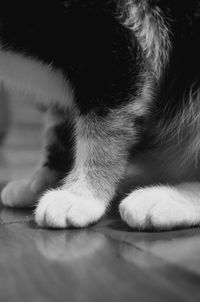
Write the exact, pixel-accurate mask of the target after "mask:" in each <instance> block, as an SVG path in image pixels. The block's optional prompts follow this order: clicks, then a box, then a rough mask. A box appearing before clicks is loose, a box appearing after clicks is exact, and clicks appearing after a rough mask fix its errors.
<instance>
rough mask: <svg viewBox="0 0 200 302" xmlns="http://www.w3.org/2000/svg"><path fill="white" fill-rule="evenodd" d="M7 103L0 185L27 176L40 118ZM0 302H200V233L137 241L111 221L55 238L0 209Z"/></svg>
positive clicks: (27, 215) (27, 216) (24, 215)
mask: <svg viewBox="0 0 200 302" xmlns="http://www.w3.org/2000/svg"><path fill="white" fill-rule="evenodd" d="M10 103H11V105H10V115H11V127H10V132H9V135H8V137H7V139H6V141H5V142H4V144H3V145H2V147H1V159H0V182H1V183H4V182H7V181H8V180H10V179H14V178H20V177H24V176H25V175H27V174H28V173H29V172H30V170H31V168H32V167H33V166H34V164H35V163H36V161H37V158H38V157H39V149H40V147H39V146H40V143H41V137H40V134H39V133H40V128H41V125H40V124H41V123H40V120H41V117H40V116H38V115H37V114H36V112H35V111H34V110H33V108H31V107H30V108H29V107H27V105H26V104H25V103H24V101H23V99H22V100H20V101H19V102H18V103H17V105H16V104H15V103H13V101H10ZM0 301H1V302H4V301H5V302H14V301H15V302H23V301H25V302H27V301H29V302H33V301H34V302H40V301H41V302H45V301H48V302H53V301H54V302H56V301H59V302H61V301H68V302H71V301H73V302H76V301H77V302H96V301H97V302H98V301H105V302H107V301H110V302H111V301H114V302H117V301H125V302H129V301H132V302H133V301H136V302H137V301H142V302H143V301H148V302H149V301H150V302H151V301H152V302H157V301H159V302H160V301H166V302H170V301H174V302H179V301H188V302H192V301H196V302H197V301H200V229H198V228H194V229H189V230H181V231H173V232H163V233H142V232H141V233H140V232H134V231H132V230H131V229H129V228H128V227H127V226H126V225H125V224H123V223H122V222H121V221H120V219H119V217H114V216H112V215H110V216H109V217H107V218H105V219H104V220H103V221H101V222H100V223H98V224H97V225H94V226H92V227H90V228H88V229H84V230H73V229H71V230H63V231H52V230H44V229H40V228H38V227H37V226H36V225H35V223H34V219H33V216H32V213H31V212H30V211H19V210H18V211H17V210H11V209H7V208H4V207H3V206H2V205H0Z"/></svg>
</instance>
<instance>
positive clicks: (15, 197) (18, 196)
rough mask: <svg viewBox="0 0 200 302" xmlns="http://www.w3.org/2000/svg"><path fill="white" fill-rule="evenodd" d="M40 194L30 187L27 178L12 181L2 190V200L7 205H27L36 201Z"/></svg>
mask: <svg viewBox="0 0 200 302" xmlns="http://www.w3.org/2000/svg"><path fill="white" fill-rule="evenodd" d="M37 197H38V196H37V195H36V194H35V193H33V192H32V191H31V189H30V184H29V182H28V181H26V180H24V179H23V180H19V181H12V182H10V183H8V184H7V185H6V186H5V188H4V189H3V190H2V192H1V200H2V203H3V204H4V205H5V206H9V207H25V206H26V207H27V206H31V205H32V204H33V203H34V202H36V198H37Z"/></svg>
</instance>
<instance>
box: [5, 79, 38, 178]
mask: <svg viewBox="0 0 200 302" xmlns="http://www.w3.org/2000/svg"><path fill="white" fill-rule="evenodd" d="M42 124H43V115H42V114H41V113H40V112H39V111H38V110H37V108H36V106H35V105H34V102H33V100H32V99H31V98H30V97H27V95H24V94H23V93H16V92H12V91H8V89H6V88H5V87H4V85H3V84H0V183H5V182H8V181H9V180H13V179H16V178H17V179H19V178H23V177H27V175H28V174H29V173H30V171H31V169H32V168H33V166H35V164H36V163H37V161H38V159H39V157H40V146H41V142H42V140H41V138H42V131H41V130H42Z"/></svg>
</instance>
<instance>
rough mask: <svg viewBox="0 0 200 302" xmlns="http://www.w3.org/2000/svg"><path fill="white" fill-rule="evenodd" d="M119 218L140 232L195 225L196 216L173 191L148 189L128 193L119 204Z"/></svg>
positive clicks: (171, 189)
mask: <svg viewBox="0 0 200 302" xmlns="http://www.w3.org/2000/svg"><path fill="white" fill-rule="evenodd" d="M119 210H120V215H121V217H122V219H123V220H124V221H125V222H126V223H127V224H128V225H129V226H130V227H132V228H135V229H140V230H151V229H156V230H169V229H172V228H177V227H182V226H188V225H191V224H194V222H196V213H194V211H193V210H192V207H191V205H190V204H189V203H187V202H186V200H185V199H184V197H183V196H182V195H181V194H180V193H179V191H177V190H176V189H175V188H170V187H162V186H157V187H150V188H144V189H139V190H136V191H134V192H133V193H131V194H130V195H129V196H128V197H127V198H125V199H124V200H123V201H122V203H121V204H120V208H119Z"/></svg>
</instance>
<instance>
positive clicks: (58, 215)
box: [35, 189, 106, 228]
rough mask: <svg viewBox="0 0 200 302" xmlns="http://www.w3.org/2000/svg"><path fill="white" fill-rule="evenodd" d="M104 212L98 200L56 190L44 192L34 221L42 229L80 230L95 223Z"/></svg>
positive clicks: (103, 206)
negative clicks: (76, 228) (70, 228)
mask: <svg viewBox="0 0 200 302" xmlns="http://www.w3.org/2000/svg"><path fill="white" fill-rule="evenodd" d="M105 210H106V207H105V204H104V203H103V202H101V201H100V200H97V199H95V198H90V197H85V198H84V197H82V196H80V195H76V194H74V193H71V192H69V191H66V190H61V189H58V190H52V191H48V192H46V193H45V194H44V196H43V197H42V198H41V199H40V201H39V204H38V206H37V209H36V211H35V220H36V222H37V224H38V225H39V226H42V227H51V228H67V227H78V228H81V227H86V226H88V225H90V224H92V223H95V222H97V221H98V220H99V219H100V218H101V217H102V216H103V214H104V213H105Z"/></svg>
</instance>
